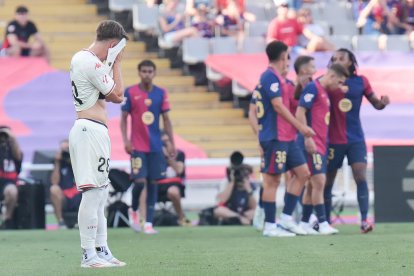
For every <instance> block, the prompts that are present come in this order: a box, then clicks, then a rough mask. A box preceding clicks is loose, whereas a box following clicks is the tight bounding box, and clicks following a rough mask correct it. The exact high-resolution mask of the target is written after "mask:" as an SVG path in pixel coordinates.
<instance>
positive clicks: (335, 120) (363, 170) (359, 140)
mask: <svg viewBox="0 0 414 276" xmlns="http://www.w3.org/2000/svg"><path fill="white" fill-rule="evenodd" d="M330 63H332V64H340V65H342V66H343V67H344V68H346V70H347V73H348V74H349V76H350V77H349V78H347V80H346V81H345V85H344V86H343V87H342V88H341V91H340V92H341V93H330V94H329V95H330V100H331V104H332V105H331V125H330V128H329V149H328V171H327V175H326V186H325V195H324V197H325V208H326V214H327V216H328V222H329V221H330V213H331V206H332V187H333V184H334V182H335V178H336V174H337V172H338V169H339V168H341V167H342V163H343V161H344V158H345V156H347V158H348V164H349V165H350V166H351V168H352V175H353V176H354V180H355V182H356V184H357V198H358V204H359V210H360V213H361V232H362V233H368V232H370V231H372V230H373V229H374V228H373V225H372V224H371V223H370V222H369V221H368V220H367V216H368V209H369V191H368V184H367V146H366V144H365V136H364V132H363V130H362V124H361V118H360V116H359V111H360V109H361V104H362V99H363V97H365V98H367V100H368V101H369V102H370V103H371V105H372V106H373V107H374V108H375V109H377V110H382V109H384V108H385V107H386V106H387V105H388V104H389V103H390V99H389V98H388V96H381V98H378V97H377V96H376V95H375V94H374V91H373V90H372V88H371V84H370V83H369V81H368V79H367V78H366V77H365V76H363V75H358V74H357V67H358V63H357V60H356V58H355V55H354V54H353V53H352V52H351V51H349V50H348V49H343V48H341V49H339V50H337V51H336V52H335V53H334V54H333V56H332V58H331V61H330Z"/></svg>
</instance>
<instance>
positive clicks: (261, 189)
mask: <svg viewBox="0 0 414 276" xmlns="http://www.w3.org/2000/svg"><path fill="white" fill-rule="evenodd" d="M259 207H260V208H263V187H260V190H259Z"/></svg>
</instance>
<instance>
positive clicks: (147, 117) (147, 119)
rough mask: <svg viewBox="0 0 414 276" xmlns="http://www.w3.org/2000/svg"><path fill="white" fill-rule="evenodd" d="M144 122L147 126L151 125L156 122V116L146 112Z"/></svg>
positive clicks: (143, 116) (143, 117) (143, 115)
mask: <svg viewBox="0 0 414 276" xmlns="http://www.w3.org/2000/svg"><path fill="white" fill-rule="evenodd" d="M141 119H142V122H144V124H146V125H150V124H152V123H153V122H154V114H152V112H151V111H146V112H144V113H143V114H142V117H141Z"/></svg>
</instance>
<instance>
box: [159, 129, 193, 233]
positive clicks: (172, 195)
mask: <svg viewBox="0 0 414 276" xmlns="http://www.w3.org/2000/svg"><path fill="white" fill-rule="evenodd" d="M161 139H162V142H163V152H164V156H165V159H166V161H167V169H166V176H165V178H164V179H161V180H159V181H158V184H159V185H158V201H161V202H165V201H171V202H172V204H173V206H174V210H175V212H176V214H177V216H178V224H179V225H182V226H185V225H190V224H191V222H190V221H189V220H188V219H187V218H186V217H185V214H184V211H183V208H182V206H181V199H182V198H184V197H185V183H184V181H185V154H184V152H183V151H181V150H177V155H176V156H175V157H171V156H170V155H169V152H171V150H172V149H171V147H172V144H171V141H170V138H169V137H168V135H167V134H165V133H163V134H162V136H161Z"/></svg>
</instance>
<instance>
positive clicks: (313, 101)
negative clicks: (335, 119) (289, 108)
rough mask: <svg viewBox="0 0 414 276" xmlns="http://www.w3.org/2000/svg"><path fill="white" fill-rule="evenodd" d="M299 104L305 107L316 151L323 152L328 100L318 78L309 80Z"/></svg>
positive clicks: (326, 136) (326, 129) (326, 134)
mask: <svg viewBox="0 0 414 276" xmlns="http://www.w3.org/2000/svg"><path fill="white" fill-rule="evenodd" d="M299 106H301V107H304V108H306V110H307V112H306V119H307V122H308V126H310V127H311V128H312V129H313V130H314V131H315V133H316V135H315V136H314V137H313V139H314V141H315V144H316V147H317V151H318V152H319V153H321V154H325V153H326V150H327V143H328V141H327V139H328V127H329V118H330V101H329V96H328V93H327V91H326V90H325V89H324V88H323V87H322V86H321V85H320V83H319V81H318V80H315V81H312V82H310V83H309V84H308V85H307V86H306V87H305V88H304V90H303V92H302V94H301V96H300V99H299Z"/></svg>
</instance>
